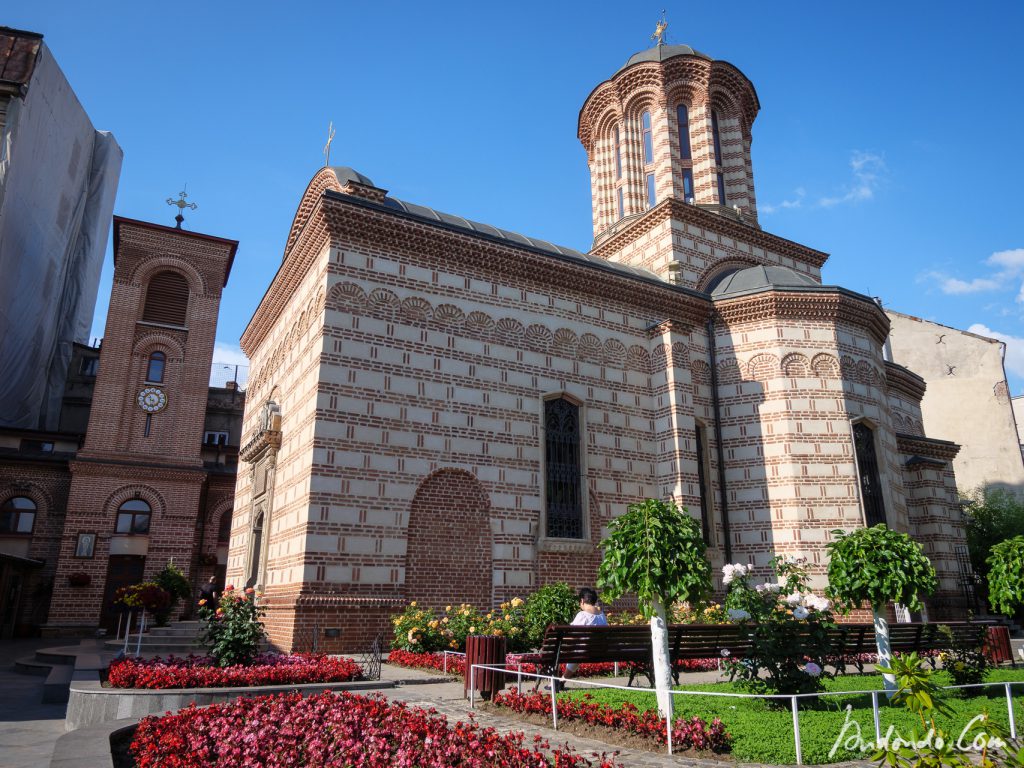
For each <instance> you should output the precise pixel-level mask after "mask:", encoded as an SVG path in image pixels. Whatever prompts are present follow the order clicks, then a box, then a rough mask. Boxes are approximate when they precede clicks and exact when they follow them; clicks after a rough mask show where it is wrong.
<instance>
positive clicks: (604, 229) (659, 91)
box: [579, 45, 760, 245]
mask: <svg viewBox="0 0 1024 768" xmlns="http://www.w3.org/2000/svg"><path fill="white" fill-rule="evenodd" d="M759 108H760V105H759V103H758V100H757V93H756V92H755V91H754V86H753V85H752V84H751V83H750V81H749V80H747V78H746V77H745V76H744V75H743V73H742V72H740V71H739V70H738V69H736V67H734V66H733V65H731V64H728V63H726V62H724V61H715V60H714V59H712V58H711V57H709V56H707V55H705V54H703V53H700V52H699V51H695V50H694V49H693V48H691V47H690V46H688V45H658V46H656V47H654V48H650V49H648V50H646V51H641V52H640V53H637V54H634V55H633V56H631V57H630V58H629V60H628V61H627V62H626V63H625V65H624V66H623V67H622V68H621V69H619V71H618V72H616V73H615V74H614V75H612V77H611V78H610V79H608V80H606V81H604V82H603V83H601V84H600V85H599V86H597V88H595V89H594V91H593V92H592V93H591V94H590V96H589V97H588V98H587V100H586V102H585V103H584V105H583V109H581V110H580V118H579V139H580V141H581V142H582V143H583V146H584V148H585V149H586V150H587V160H588V163H589V165H590V180H591V190H592V200H593V221H594V238H595V245H596V244H598V243H600V242H601V241H602V240H603V239H604V237H606V236H607V235H608V234H610V231H609V230H611V231H617V230H618V229H619V224H620V222H622V221H623V220H628V219H631V218H632V217H636V216H640V215H642V214H644V213H645V212H646V211H648V210H650V209H651V208H654V207H655V206H656V205H657V204H658V203H659V202H661V201H663V200H665V199H667V198H670V197H672V198H675V199H677V200H680V201H682V202H686V203H692V204H694V205H698V206H702V207H705V208H712V209H718V210H722V209H727V210H728V211H729V212H731V213H732V214H733V215H736V214H737V213H738V215H739V216H740V218H741V219H742V220H743V221H745V222H746V223H749V224H754V225H756V222H757V207H756V203H755V198H754V176H753V171H752V168H751V163H750V140H751V135H750V129H751V126H752V125H753V122H754V118H755V117H756V116H757V112H758V109H759Z"/></svg>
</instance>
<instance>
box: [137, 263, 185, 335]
mask: <svg viewBox="0 0 1024 768" xmlns="http://www.w3.org/2000/svg"><path fill="white" fill-rule="evenodd" d="M187 312H188V281H187V280H186V279H185V278H184V277H182V276H181V275H179V274H178V273H177V272H158V273H157V274H155V275H153V279H152V280H150V281H149V286H148V287H147V288H146V303H145V305H144V307H143V310H142V319H143V320H145V321H147V322H151V323H163V324H165V325H185V315H186V313H187Z"/></svg>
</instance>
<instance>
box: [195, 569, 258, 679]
mask: <svg viewBox="0 0 1024 768" xmlns="http://www.w3.org/2000/svg"><path fill="white" fill-rule="evenodd" d="M260 596H261V595H260V593H258V592H256V591H255V590H253V589H251V588H246V589H245V590H244V591H241V592H240V591H239V590H236V589H235V588H234V587H232V586H230V585H229V586H227V587H225V589H224V594H223V595H221V596H220V599H219V600H218V601H217V603H215V604H211V603H208V602H207V601H206V600H200V601H199V618H200V619H201V620H202V622H203V633H202V638H203V643H204V644H205V645H206V649H207V651H209V653H210V655H211V656H212V657H213V658H214V660H215V661H216V663H217V666H219V667H230V666H232V665H235V664H249V663H250V662H251V661H252V660H253V659H254V658H255V657H256V656H257V654H259V652H260V643H261V642H262V641H263V638H265V637H266V631H265V630H264V629H263V622H262V619H263V616H264V615H265V614H266V610H265V609H264V608H263V606H262V605H261V604H260V600H259V598H260Z"/></svg>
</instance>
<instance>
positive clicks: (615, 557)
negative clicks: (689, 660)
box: [597, 499, 711, 717]
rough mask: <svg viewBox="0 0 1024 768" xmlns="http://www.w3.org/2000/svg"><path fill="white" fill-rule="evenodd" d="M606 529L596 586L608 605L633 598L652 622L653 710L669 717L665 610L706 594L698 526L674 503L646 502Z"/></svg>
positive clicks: (708, 572)
mask: <svg viewBox="0 0 1024 768" xmlns="http://www.w3.org/2000/svg"><path fill="white" fill-rule="evenodd" d="M608 529H609V535H608V538H607V539H605V540H604V541H602V542H601V548H602V549H603V550H604V558H603V559H602V560H601V566H600V568H599V570H598V576H597V586H598V589H600V590H602V592H603V593H604V594H605V595H606V596H607V597H608V598H609V599H612V600H614V599H615V598H617V597H621V596H622V595H624V594H626V593H627V592H635V593H636V596H637V598H638V602H639V606H640V611H641V612H642V613H643V614H644V616H645V617H646V618H648V619H650V622H651V646H652V650H653V656H654V685H655V688H656V690H657V696H658V709H659V710H661V713H662V715H663V716H666V717H668V716H671V714H672V696H671V695H670V694H669V687H670V679H671V669H670V667H669V657H668V630H667V627H666V620H667V609H668V607H669V606H671V605H672V604H673V603H674V602H676V601H687V602H694V601H696V600H699V599H700V598H701V597H703V596H704V595H705V594H706V593H707V592H709V591H710V589H711V565H710V564H709V563H708V561H707V558H706V557H705V556H704V552H705V549H706V547H705V544H704V537H703V534H702V533H701V529H700V524H699V523H698V522H697V521H696V520H694V519H693V518H692V517H690V516H689V515H688V514H686V512H685V511H680V509H679V508H678V507H676V505H675V504H668V503H665V502H663V501H658V500H656V499H647V500H646V501H643V502H641V503H638V504H630V505H629V507H628V509H627V511H626V514H624V515H622V516H621V517H618V518H616V519H614V520H612V522H611V523H609V525H608Z"/></svg>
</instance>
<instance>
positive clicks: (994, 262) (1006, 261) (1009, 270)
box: [985, 248, 1024, 277]
mask: <svg viewBox="0 0 1024 768" xmlns="http://www.w3.org/2000/svg"><path fill="white" fill-rule="evenodd" d="M985 263H986V264H988V265H989V266H990V267H1000V270H999V275H1000V276H1001V277H1014V276H1016V275H1020V274H1024V248H1014V249H1013V250H1010V251H996V252H995V253H993V254H992V255H991V256H989V257H988V258H987V259H985Z"/></svg>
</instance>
